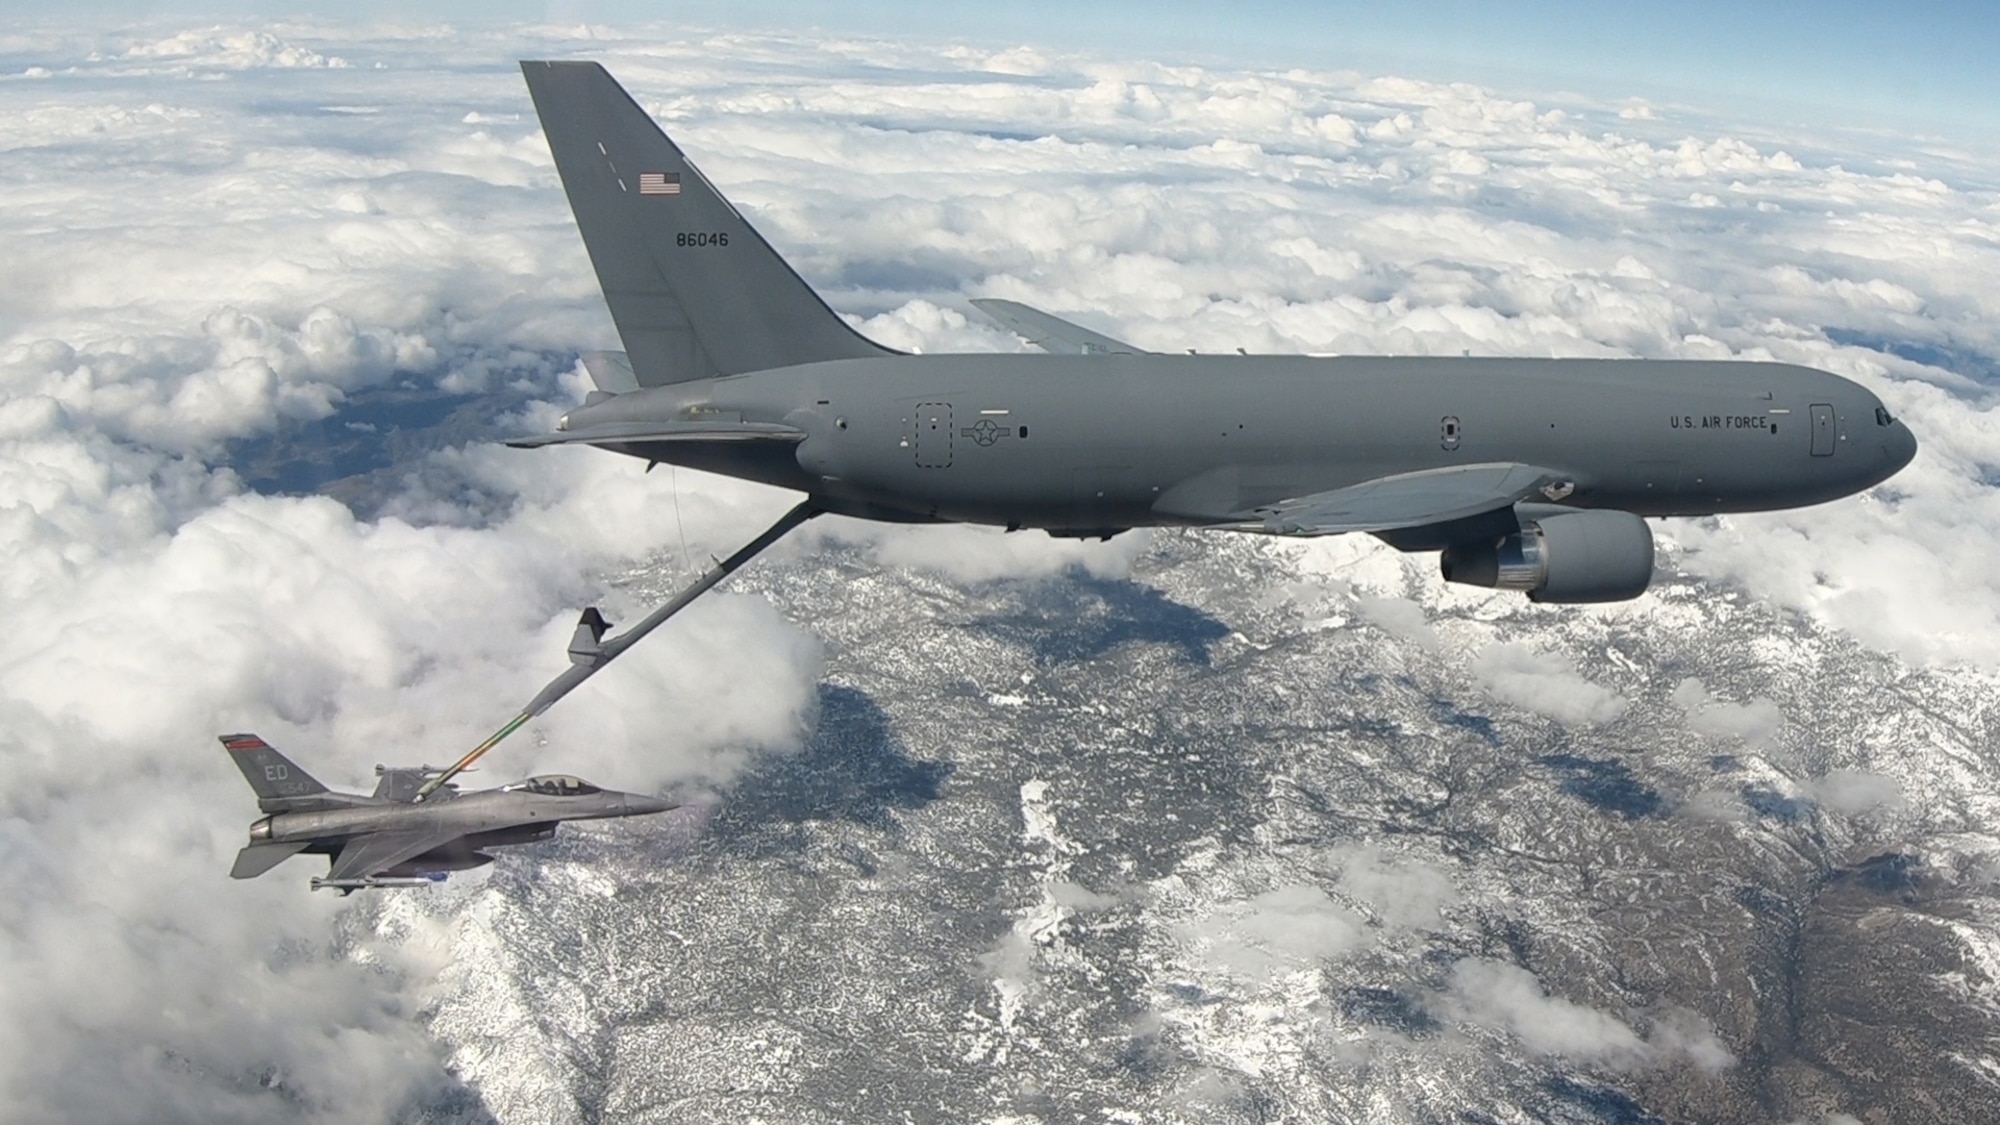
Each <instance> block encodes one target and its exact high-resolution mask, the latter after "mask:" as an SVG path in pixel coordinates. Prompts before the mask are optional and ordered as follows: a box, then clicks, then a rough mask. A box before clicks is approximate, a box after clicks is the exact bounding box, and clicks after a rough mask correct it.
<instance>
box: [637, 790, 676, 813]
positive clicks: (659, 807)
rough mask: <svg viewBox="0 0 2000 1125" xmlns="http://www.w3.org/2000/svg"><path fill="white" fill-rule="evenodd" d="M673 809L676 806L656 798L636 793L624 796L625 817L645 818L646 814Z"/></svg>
mask: <svg viewBox="0 0 2000 1125" xmlns="http://www.w3.org/2000/svg"><path fill="white" fill-rule="evenodd" d="M675 807H677V806H676V805H675V804H674V803H673V802H672V801H665V800H661V799H660V798H658V797H647V796H642V795H640V794H638V793H627V794H625V815H626V816H645V815H647V814H648V813H661V812H666V811H667V810H668V809H672V808H675Z"/></svg>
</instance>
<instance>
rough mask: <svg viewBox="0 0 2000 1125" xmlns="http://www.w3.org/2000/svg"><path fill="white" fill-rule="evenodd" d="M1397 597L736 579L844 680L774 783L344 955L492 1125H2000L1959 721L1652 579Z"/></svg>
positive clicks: (1264, 576)
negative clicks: (395, 946)
mask: <svg viewBox="0 0 2000 1125" xmlns="http://www.w3.org/2000/svg"><path fill="white" fill-rule="evenodd" d="M1429 563H1430V559H1429V557H1428V556H1417V557H1411V558H1406V557H1404V556H1400V555H1397V554H1395V553H1394V552H1392V551H1389V550H1387V549H1386V548H1383V547H1380V546H1378V545H1375V544H1373V543H1372V541H1367V540H1358V539H1357V540H1354V541H1347V540H1339V541H1325V542H1320V543H1315V544H1311V545H1301V544H1293V543H1282V542H1273V541H1268V540H1258V539H1250V538H1244V537H1233V536H1227V535H1204V534H1198V533H1178V532H1176V533H1158V534H1156V535H1155V536H1154V537H1153V540H1152V542H1151V544H1150V546H1149V547H1148V548H1147V549H1146V550H1145V551H1144V553H1143V554H1142V555H1140V556H1139V558H1138V560H1137V562H1136V564H1135V565H1134V567H1133V569H1132V571H1131V574H1130V577H1129V578H1121V579H1109V578H1098V577H1092V576H1090V575H1088V574H1086V573H1084V572H1082V571H1076V570H1073V571H1069V572H1066V573H1063V574H1060V575H1057V576H1053V577H1049V578H1046V579H1042V580H1037V581H1023V582H990V583H966V582H958V581H952V580H949V579H947V578H943V577H940V576H939V575H938V574H937V573H935V572H926V571H920V570H907V569H893V568H884V567H881V566H879V565H874V564H871V563H869V562H868V561H866V559H865V558H864V556H863V555H862V554H861V553H859V552H857V551H854V550H848V549H841V548H839V547H838V546H837V544H836V545H834V546H832V547H831V548H830V549H829V550H827V551H825V552H823V553H821V554H819V555H817V556H815V557H809V558H803V559H797V560H794V561H791V562H789V563H786V564H784V565H782V566H760V567H757V568H753V569H752V570H751V571H748V572H746V574H745V576H744V580H743V583H742V585H741V586H739V587H738V589H739V590H741V591H746V592H748V593H749V594H750V596H764V597H768V598H770V599H772V600H773V601H774V602H775V603H776V604H777V605H778V606H779V607H780V608H781V609H782V610H783V611H784V612H785V613H787V614H788V615H791V616H793V617H795V618H796V619H798V620H799V621H801V622H803V623H805V624H806V625H808V627H809V628H811V629H812V630H813V631H814V632H815V633H817V634H818V635H819V636H820V637H821V638H822V639H823V640H824V643H825V645H826V649H827V673H826V676H825V679H824V682H823V684H822V686H821V688H820V690H819V700H818V713H817V721H816V725H815V727H814V729H813V733H812V735H811V736H810V739H809V741H808V742H807V744H806V746H805V748H804V750H803V751H802V752H801V753H799V754H798V755H796V756H773V757H769V758H767V759H765V760H763V761H762V762H761V763H760V764H759V765H758V766H757V767H756V768H754V769H753V770H752V771H751V772H749V773H748V774H746V775H745V776H743V777H742V778H740V779H739V780H737V781H736V782H734V783H733V784H732V785H731V786H730V787H729V788H728V789H726V790H725V791H723V792H720V793H716V794H713V795H712V796H711V797H710V798H709V799H708V802H707V803H706V804H705V805H703V806H702V807H701V808H698V809H691V810H689V811H686V812H683V813H678V814H673V816H674V817H675V820H674V823H673V824H672V826H671V827H670V828H669V829H668V830H666V831H661V830H659V829H657V828H655V827H653V826H648V825H639V824H614V825H608V826H605V827H602V828H596V829H586V830H585V831H581V832H576V833H569V832H568V831H567V830H566V831H565V835H564V837H563V838H562V839H561V840H560V841H558V842H557V843H556V844H554V845H551V846H549V847H548V848H547V849H546V850H545V851H543V852H542V853H541V854H538V855H529V854H524V853H521V852H516V853H514V854H511V855H509V856H507V857H506V858H503V859H502V860H501V861H500V863H499V865H498V868H497V870H496V871H495V873H494V875H493V876H492V878H491V879H490V881H488V882H487V883H486V884H485V885H483V886H479V887H474V888H465V889H459V890H456V891H454V892H452V893H449V894H446V895H443V896H440V897H438V898H436V899H434V900H433V899H426V898H424V897H421V896H405V897H395V898H388V897H385V898H383V899H382V900H380V901H379V903H378V904H376V905H375V906H374V907H373V909H374V910H375V911H376V912H377V914H376V920H375V922H374V925H375V926H376V927H378V928H379V929H381V930H382V931H383V932H385V933H394V932H397V931H398V930H399V929H403V928H407V927H410V926H412V925H413V924H415V923H413V919H412V917H411V916H412V915H415V916H419V917H420V918H421V919H422V921H421V927H420V928H421V929H422V930H423V932H426V933H431V934H434V935H439V934H441V935H442V937H441V938H439V939H438V940H441V941H443V942H444V943H445V948H446V949H447V950H448V956H449V958H450V961H451V964H450V967H449V968H447V969H446V970H444V972H443V974H442V976H441V977H440V979H439V982H438V985H437V988H436V997H437V999H436V1001H435V1006H434V1008H433V1009H432V1010H431V1011H430V1012H429V1015H428V1022H429V1027H430V1030H431V1032H432V1034H433V1035H435V1036H437V1037H438V1038H439V1039H440V1040H441V1041H442V1042H443V1043H444V1044H446V1045H447V1046H448V1048H449V1050H450V1052H451V1054H450V1058H451V1064H452V1066H453V1067H454V1068H455V1069H456V1070H457V1072H458V1073H459V1075H460V1076H461V1077H462V1078H463V1079H464V1080H465V1081H466V1082H467V1083H468V1084H469V1085H470V1086H471V1087H472V1088H474V1089H476V1090H477V1091H478V1093H479V1096H480V1097H481V1098H482V1099H483V1100H484V1106H485V1108H486V1109H487V1110H489V1111H491V1112H492V1113H494V1114H495V1115H496V1116H498V1117H499V1118H501V1119H503V1120H510V1121H511V1120H531V1119H532V1120H543V1121H593V1120H674V1121H745V1120H765V1121H789V1122H809V1121H859V1120H871V1121H894V1120H915V1121H924V1120H992V1121H1073V1120H1074V1121H1081V1120H1091V1121H1102V1120H1108V1121H1121V1120H1122V1121H1238V1120H1240V1121H1273V1120H1283V1121H1340V1120H1351V1121H1370V1122H1412V1123H1415V1122H1432V1121H1509V1122H1511V1121H1619V1122H1651V1121H1703V1122H1744V1123H1750V1122H1770V1121H1792V1120H1804V1121H1814V1122H1818V1121H1823V1120H1829V1119H1833V1120H1838V1118H1833V1117H1831V1115H1833V1114H1838V1113H1846V1114H1849V1115H1851V1116H1852V1117H1855V1118H1858V1119H1860V1120H1865V1121H1883V1122H1888V1121H1913V1122H1914V1121H1940V1122H1941V1121H1962V1122H1976V1121H1984V1120H1991V1119H1992V1117H1993V1115H1994V1114H1995V1113H1996V1112H2000V1081H1996V1077H2000V1074H1997V1073H1996V1069H1995V1066H1996V1063H1995V1059H1996V1055H1995V1052H1994V1043H1995V1036H1996V1033H2000V1019H1996V1005H1995V1000H1996V966H2000V940H1996V937H1995V934H1994V931H1993V926H1992V922H1993V918H1994V906H1993V902H1992V893H1991V884H1992V872H1993V866H1994V863H1995V860H1996V857H2000V841H1997V840H1995V839H1994V837H1993V836H1992V835H1991V832H1990V828H1989V827H1988V826H1990V825H1991V824H1992V823H1994V820H1993V817H1992V815H1991V814H1992V811H1993V810H1992V797H1991V794H1993V793H1994V792H1996V790H2000V786H1996V784H1995V781H1996V779H1995V777H1994V769H1995V765H1994V762H1993V761H1992V758H1991V752H1990V751H1991V747H1992V746H1993V744H1994V739H1995V730H1994V721H1995V719H1994V712H1993V709H1992V705H1991V700H1992V699H1993V698H1994V688H1995V686H1996V685H1995V683H1994V680H1993V678H1992V677H1990V676H1987V675H1983V674H1976V673H1970V672H1941V671H1917V670H1912V669H1910V668H1907V667H1904V666H1901V665H1899V664H1898V663H1897V662H1895V661H1894V660H1892V659H1889V658H1887V657H1884V656H1881V655H1878V654H1874V653H1871V652H1869V651H1867V650H1865V649H1863V648H1862V647H1860V646H1858V645H1857V644H1856V643H1854V642H1853V641H1852V640H1851V639H1848V638H1846V637H1843V636H1841V635H1839V634H1837V633H1833V632H1829V631H1826V630H1823V629H1819V628H1815V627H1814V626H1812V625H1811V624H1810V623H1808V622H1807V621H1804V620H1802V619H1800V618H1798V617H1797V616H1794V615H1790V614H1785V613H1779V612H1775V611H1773V610H1771V609H1769V608H1766V607H1764V606H1760V605H1758V604H1757V603H1756V602H1754V601H1753V600H1751V599H1748V598H1746V597H1744V596H1743V595H1741V594H1740V593H1734V592H1730V591H1726V590H1721V589H1717V588H1714V587H1712V586H1708V585H1705V584H1703V583H1701V582H1699V581H1695V580H1691V579H1688V578H1686V577H1684V576H1682V575H1680V574H1678V573H1677V572H1676V570H1675V568H1674V565H1673V563H1674V560H1673V559H1672V558H1671V557H1669V558H1668V559H1667V560H1666V565H1665V569H1664V571H1663V573H1662V574H1661V576H1660V580H1659V582H1658V584H1657V586H1656V588H1655V590H1654V591H1653V592H1652V593H1651V594H1649V595H1648V596H1647V597H1646V598H1644V599H1643V600H1641V601H1639V602H1637V603H1635V604H1633V605H1631V606H1626V607H1611V608H1606V609H1576V608H1567V607H1563V608H1558V607H1548V608H1544V607H1539V606H1535V605H1533V604H1531V603H1529V602H1527V601H1525V600H1523V599H1521V598H1519V597H1517V596H1513V595H1506V594H1488V593H1485V592H1482V591H1465V590H1461V589H1459V588H1456V587H1446V586H1445V585H1444V584H1443V583H1442V582H1440V581H1439V580H1438V579H1437V578H1436V577H1435V576H1434V575H1433V574H1432V573H1431V572H1430V570H1429V568H1428V564H1429ZM630 577H631V578H632V579H633V580H634V582H635V584H636V585H638V586H640V587H642V588H658V589H663V588H665V587H666V586H668V585H670V584H671V582H672V581H673V574H672V568H671V567H670V566H664V565H663V566H662V567H661V568H659V569H658V570H656V571H642V572H640V573H638V574H636V575H633V576H630ZM736 596H742V595H741V594H739V595H736Z"/></svg>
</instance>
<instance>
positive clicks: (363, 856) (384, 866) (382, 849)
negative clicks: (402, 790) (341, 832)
mask: <svg viewBox="0 0 2000 1125" xmlns="http://www.w3.org/2000/svg"><path fill="white" fill-rule="evenodd" d="M460 835H461V833H458V832H453V831H439V830H437V829H427V830H418V831H406V832H371V833H369V834H368V835H366V836H356V837H354V838H353V839H352V840H349V841H348V842H347V845H346V846H345V847H343V848H341V849H340V854H339V855H337V856H335V857H333V867H332V869H331V870H329V871H328V872H327V873H326V879H327V881H328V882H332V881H335V880H339V879H366V878H367V877H368V876H370V875H379V874H381V873H382V872H384V871H387V870H388V869H390V868H391V867H394V866H396V865H397V864H399V863H405V862H408V861H409V860H412V859H415V858H416V857H418V856H420V855H422V854H424V853H425V852H427V851H431V850H433V849H435V848H441V847H444V846H445V845H446V844H449V843H451V842H452V841H453V840H456V839H458V838H459V836H460Z"/></svg>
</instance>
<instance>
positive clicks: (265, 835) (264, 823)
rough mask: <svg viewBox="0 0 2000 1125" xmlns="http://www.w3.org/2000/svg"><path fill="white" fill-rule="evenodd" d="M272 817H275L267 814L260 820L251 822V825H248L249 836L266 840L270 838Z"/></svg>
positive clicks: (253, 838)
mask: <svg viewBox="0 0 2000 1125" xmlns="http://www.w3.org/2000/svg"><path fill="white" fill-rule="evenodd" d="M273 819H275V818H273V817H268V816H267V817H265V818H264V819H262V820H260V821H258V822H256V823H255V824H252V825H251V826H250V838H251V839H252V840H268V839H270V838H271V821H272V820H273Z"/></svg>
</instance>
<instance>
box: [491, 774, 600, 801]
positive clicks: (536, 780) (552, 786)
mask: <svg viewBox="0 0 2000 1125" xmlns="http://www.w3.org/2000/svg"><path fill="white" fill-rule="evenodd" d="M500 788H501V790H502V791H503V792H507V793H519V792H528V793H540V794H541V795H542V796H544V797H581V796H584V795H585V794H588V793H602V792H604V790H602V789H600V788H598V787H597V786H595V785H592V784H591V783H590V782H588V781H585V780H584V779H582V778H580V777H571V776H570V775H569V774H566V773H545V774H541V775H539V776H536V777H531V778H529V779H528V780H526V781H517V782H515V783H514V784H512V785H503V786H501V787H500Z"/></svg>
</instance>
